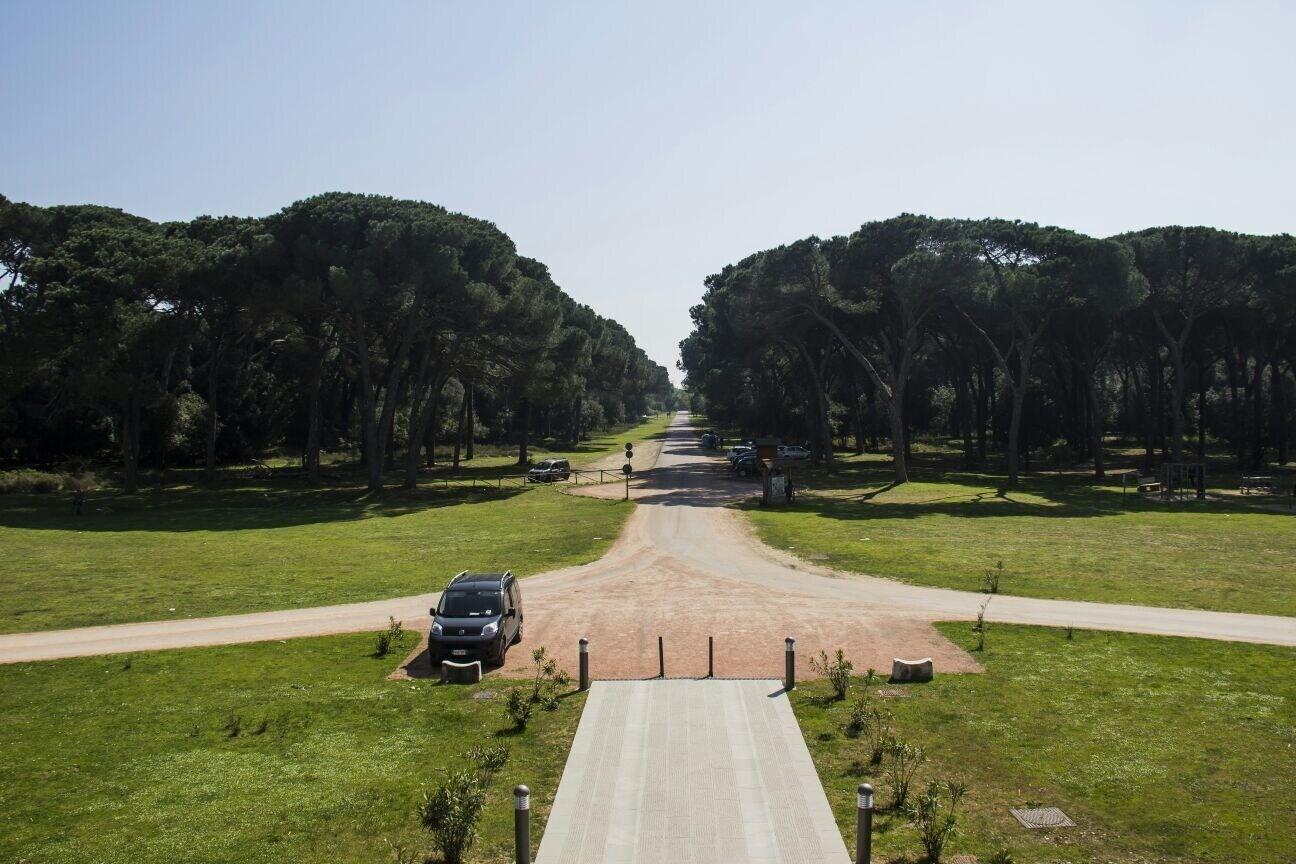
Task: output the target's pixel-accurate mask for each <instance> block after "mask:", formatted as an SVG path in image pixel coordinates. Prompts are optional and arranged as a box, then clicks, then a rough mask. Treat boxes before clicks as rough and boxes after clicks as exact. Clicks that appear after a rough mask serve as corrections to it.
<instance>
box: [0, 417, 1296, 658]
mask: <svg viewBox="0 0 1296 864" xmlns="http://www.w3.org/2000/svg"><path fill="white" fill-rule="evenodd" d="M721 464H722V463H721V462H720V461H718V460H716V459H715V458H714V457H708V456H707V455H705V454H703V453H702V452H701V451H700V450H699V449H698V446H697V439H696V438H695V437H694V436H693V435H692V434H691V432H690V431H689V429H688V424H687V420H686V418H685V417H684V416H683V415H681V416H680V417H678V418H676V420H675V422H674V424H673V425H672V427H671V430H670V432H669V434H668V436H667V438H666V441H665V443H664V446H663V447H662V451H661V455H660V457H659V458H658V460H657V465H656V468H654V469H653V470H652V471H650V472H646V473H645V474H644V475H642V476H641V477H640V479H639V481H638V482H637V484H636V486H635V488H633V489H632V495H633V496H634V497H635V498H636V499H637V501H638V503H639V506H638V507H637V508H636V510H635V513H634V514H633V515H632V516H631V517H630V519H629V521H628V522H627V524H626V528H625V530H624V532H623V533H622V535H621V537H620V538H618V541H617V543H616V545H614V546H613V548H612V549H611V550H610V551H609V553H608V554H607V555H606V556H604V557H603V558H601V559H600V560H598V561H596V562H593V563H591V564H586V565H583V566H580V567H572V568H567V569H564V570H556V571H552V572H549V573H543V574H540V575H537V576H533V577H531V578H528V579H526V580H524V581H523V583H522V587H523V593H524V595H525V605H526V639H525V644H526V646H527V647H533V646H536V645H547V646H549V647H550V649H551V650H552V651H554V652H555V653H556V655H557V656H558V658H559V659H560V660H561V661H562V663H563V665H564V666H565V667H566V668H568V669H574V668H575V665H576V640H577V639H578V638H579V637H580V636H582V635H585V636H588V637H589V638H590V640H591V642H592V647H591V657H592V663H593V669H594V674H595V676H596V677H601V678H608V677H642V676H647V675H654V674H656V673H657V671H658V666H657V637H658V636H662V637H663V638H664V649H665V660H666V673H667V675H671V676H673V675H700V674H704V673H705V672H706V671H707V653H706V652H707V637H708V636H713V637H714V638H715V673H716V674H717V675H721V676H732V677H738V676H751V677H770V676H774V677H777V676H778V675H779V674H781V668H782V659H783V653H782V652H783V638H784V636H787V635H792V636H795V637H796V638H797V649H798V653H799V655H800V656H801V657H802V658H803V663H802V666H803V667H804V658H806V657H808V656H810V655H811V654H813V653H817V652H818V651H819V650H828V651H831V650H832V649H834V648H837V647H842V648H845V649H846V652H847V654H848V656H850V657H851V658H852V659H853V660H854V662H855V665H856V668H857V669H860V670H863V669H865V668H867V667H869V666H874V667H876V668H878V669H879V670H889V668H890V663H891V659H892V658H893V657H925V656H931V657H933V658H934V659H935V661H936V668H937V669H938V670H944V671H956V670H972V669H975V668H977V667H976V663H975V661H974V660H973V659H972V658H971V657H970V656H969V655H967V654H966V653H964V652H963V651H962V650H960V649H959V648H958V647H956V646H955V645H953V644H951V643H950V642H949V641H948V640H945V639H944V638H943V637H941V636H940V635H939V634H938V633H937V632H936V631H935V630H934V629H933V628H932V627H931V624H930V622H932V621H939V620H959V619H966V620H970V619H972V618H974V617H975V615H976V612H977V609H978V608H979V607H980V605H981V604H982V603H983V602H984V601H985V596H984V595H982V594H975V593H969V592H962V591H949V590H944V589H939V588H924V587H920V586H914V585H905V584H903V583H900V582H893V581H891V580H888V579H880V578H873V577H867V576H857V575H844V574H840V573H836V572H833V571H831V570H828V569H826V568H819V567H814V566H811V565H807V564H806V563H804V562H801V561H798V560H797V559H795V558H792V557H790V556H787V555H785V554H782V553H779V552H777V551H775V550H773V549H770V548H769V547H767V546H765V545H764V544H762V543H760V542H759V541H758V540H756V539H755V538H754V536H753V535H752V533H751V531H750V530H749V529H748V527H747V524H746V522H745V520H743V519H742V517H741V514H739V513H738V512H736V511H735V510H733V509H732V508H730V507H728V506H725V505H727V504H729V503H731V502H732V501H733V500H734V499H735V497H737V496H740V495H743V494H748V495H750V494H751V488H752V487H751V486H750V485H745V484H740V483H737V482H735V481H733V480H730V479H729V478H728V477H727V476H726V474H725V472H724V471H723V470H721ZM579 492H580V493H581V494H593V495H600V494H608V495H610V494H613V493H616V494H618V495H619V494H622V493H623V488H622V487H619V486H615V485H611V486H593V487H586V488H583V489H581V490H579ZM435 599H436V595H432V594H430V595H424V596H419V597H405V598H398V599H395V600H386V601H377V602H373V603H358V604H349V605H345V606H332V607H323V608H319V609H299V610H288V611H283V612H265V613H257V614H252V615H235V616H225V617H221V618H212V619H190V620H182V621H158V622H150V623H145V624H125V625H118V626H113V627H91V628H83V629H78V630H64V631H56V632H45V633H31V634H13V635H6V636H0V662H10V663H12V662H20V661H24V660H42V659H51V658H56V657H73V656H82V655H90V654H109V653H116V652H123V651H145V650H151V649H156V648H173V647H181V646H194V645H219V644H227V643H233V642H254V641H261V640H267V639H282V638H290V637H294V636H308V635H324V634H329V633H345V632H355V631H360V630H378V629H381V628H382V627H383V626H384V625H385V624H386V621H387V616H388V615H395V616H396V617H397V618H400V619H402V620H404V622H405V625H406V626H407V627H409V628H416V629H419V630H426V626H427V609H428V607H429V606H430V605H432V604H433V603H434V602H435ZM988 619H989V620H991V621H999V622H1013V623H1021V624H1043V625H1049V626H1057V627H1065V626H1075V627H1078V628H1091V629H1098V630H1126V631H1131V632H1137V633H1153V634H1160V635H1171V636H1196V637H1201V638H1208V639H1224V640H1236V641H1243V642H1260V643H1271V644H1277V645H1296V618H1284V617H1278V616H1268V615H1244V614H1237V613H1225V612H1203V611H1198V610H1183V609H1166V608H1150V607H1141V606H1126V605H1117V604H1106V603H1084V602H1077V601H1064V600H1039V599H1034V598H1027V597H1011V596H1007V595H996V596H995V598H994V600H993V602H992V603H991V605H990V609H989V612H988ZM528 653H529V652H527V651H516V650H515V651H514V652H512V653H511V655H510V658H509V665H508V667H506V672H513V671H520V669H521V667H523V666H525V664H526V662H527V661H528V657H527V656H526V655H527V654H528ZM419 667H420V663H419V662H418V660H417V659H415V660H414V662H413V664H412V666H411V669H412V671H413V672H414V673H415V674H420V673H421V672H422V670H420V668H419Z"/></svg>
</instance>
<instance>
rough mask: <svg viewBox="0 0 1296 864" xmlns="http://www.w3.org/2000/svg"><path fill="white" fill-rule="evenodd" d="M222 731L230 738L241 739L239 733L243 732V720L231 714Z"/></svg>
mask: <svg viewBox="0 0 1296 864" xmlns="http://www.w3.org/2000/svg"><path fill="white" fill-rule="evenodd" d="M221 729H222V730H223V731H224V732H225V734H226V735H228V736H229V737H230V738H237V737H239V733H240V732H242V731H243V718H242V717H240V716H239V715H237V714H231V715H230V716H229V719H228V720H226V721H225V725H224V726H222V727H221Z"/></svg>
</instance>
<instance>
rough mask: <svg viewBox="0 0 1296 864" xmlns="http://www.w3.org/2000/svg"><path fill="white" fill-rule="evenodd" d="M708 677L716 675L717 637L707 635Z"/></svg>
mask: <svg viewBox="0 0 1296 864" xmlns="http://www.w3.org/2000/svg"><path fill="white" fill-rule="evenodd" d="M707 677H708V678H714V677H715V637H714V636H708V637H707Z"/></svg>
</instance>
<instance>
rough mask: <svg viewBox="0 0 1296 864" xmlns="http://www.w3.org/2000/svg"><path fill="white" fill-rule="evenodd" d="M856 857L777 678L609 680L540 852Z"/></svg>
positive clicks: (667, 858)
mask: <svg viewBox="0 0 1296 864" xmlns="http://www.w3.org/2000/svg"><path fill="white" fill-rule="evenodd" d="M596 862H597V864H633V862H642V864H661V862H672V864H693V862H697V864H725V862H733V864H747V862H770V864H772V862H780V864H811V862H813V864H848V862H849V856H848V855H847V852H846V847H845V845H844V844H843V843H842V838H841V834H840V833H838V830H837V826H836V824H835V823H834V821H833V816H832V811H831V810H830V809H829V807H828V799H827V798H826V797H825V796H824V792H823V789H822V787H821V786H820V785H819V778H818V776H817V775H816V774H815V769H814V764H813V763H812V762H811V761H810V752H809V751H808V750H807V749H806V745H805V741H804V739H803V738H802V737H801V730H800V728H799V727H798V726H797V722H796V718H795V717H794V716H793V715H792V708H791V706H789V705H788V700H787V697H786V696H785V695H784V694H783V692H782V690H781V688H780V685H779V683H778V682H777V681H717V680H712V681H693V680H664V681H661V680H659V681H598V682H595V683H594V684H593V686H592V687H591V688H590V694H589V700H588V702H587V703H586V705H585V713H584V714H583V715H582V716H581V721H580V726H579V727H578V728H577V730H576V738H575V740H574V741H573V743H572V749H571V753H570V755H569V756H568V757H567V767H566V768H565V769H563V775H562V782H561V784H560V785H559V786H558V795H557V797H556V799H555V800H554V806H553V810H552V811H551V812H550V814H549V822H548V824H547V825H546V827H545V831H544V838H543V840H542V841H541V844H540V849H539V852H538V854H537V856H536V864H596Z"/></svg>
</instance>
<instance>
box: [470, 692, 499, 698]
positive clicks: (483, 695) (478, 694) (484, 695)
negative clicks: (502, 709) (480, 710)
mask: <svg viewBox="0 0 1296 864" xmlns="http://www.w3.org/2000/svg"><path fill="white" fill-rule="evenodd" d="M473 698H474V699H494V698H495V691H494V690H478V691H477V692H476V693H474V694H473Z"/></svg>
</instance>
